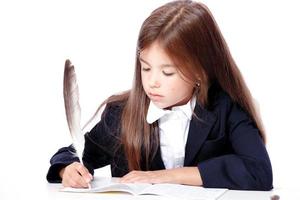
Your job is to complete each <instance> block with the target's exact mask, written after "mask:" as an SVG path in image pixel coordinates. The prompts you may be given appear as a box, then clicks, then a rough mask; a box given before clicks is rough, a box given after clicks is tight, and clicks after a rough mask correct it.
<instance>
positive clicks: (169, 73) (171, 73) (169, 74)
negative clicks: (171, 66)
mask: <svg viewBox="0 0 300 200" xmlns="http://www.w3.org/2000/svg"><path fill="white" fill-rule="evenodd" d="M163 74H164V75H165V76H172V75H173V74H175V73H174V72H165V71H163Z"/></svg>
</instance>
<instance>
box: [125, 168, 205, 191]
mask: <svg viewBox="0 0 300 200" xmlns="http://www.w3.org/2000/svg"><path fill="white" fill-rule="evenodd" d="M120 182H121V183H176V184H185V185H197V186H200V185H202V178H201V175H200V173H199V170H198V168H197V167H182V168H175V169H167V170H157V171H131V172H129V173H128V174H126V175H125V176H123V177H122V178H121V179H120Z"/></svg>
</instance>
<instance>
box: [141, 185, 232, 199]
mask: <svg viewBox="0 0 300 200" xmlns="http://www.w3.org/2000/svg"><path fill="white" fill-rule="evenodd" d="M227 190H228V189H217V188H216V189H215V188H203V187H199V186H188V185H179V184H154V185H152V186H151V187H148V188H146V189H145V190H144V191H143V192H142V193H140V194H156V195H161V196H167V197H176V198H178V199H188V200H194V199H197V200H214V199H218V198H219V197H220V196H222V195H223V194H224V193H225V192H226V191H227Z"/></svg>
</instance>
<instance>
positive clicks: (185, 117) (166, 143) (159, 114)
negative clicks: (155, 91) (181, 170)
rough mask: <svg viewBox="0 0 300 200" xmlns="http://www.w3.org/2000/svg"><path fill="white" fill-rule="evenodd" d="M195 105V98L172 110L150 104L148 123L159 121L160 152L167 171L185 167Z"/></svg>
mask: <svg viewBox="0 0 300 200" xmlns="http://www.w3.org/2000/svg"><path fill="white" fill-rule="evenodd" d="M195 105H196V97H195V96H194V97H193V98H192V99H191V100H190V101H189V102H188V103H187V104H185V105H181V106H175V107H173V108H172V109H171V110H164V109H161V108H158V107H157V106H155V104H154V103H153V102H152V101H151V102H150V105H149V109H148V113H147V122H148V123H149V124H152V123H153V122H155V121H156V120H159V121H158V125H159V138H160V150H161V156H162V160H163V162H164V165H165V167H166V169H172V168H178V167H183V164H184V155H185V145H186V141H187V136H188V131H189V127H190V121H191V119H192V114H193V110H194V108H195Z"/></svg>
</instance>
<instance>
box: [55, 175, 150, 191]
mask: <svg viewBox="0 0 300 200" xmlns="http://www.w3.org/2000/svg"><path fill="white" fill-rule="evenodd" d="M149 186H152V184H149V183H119V182H118V179H116V178H107V177H97V178H95V179H94V180H93V181H92V182H91V188H71V187H65V188H62V189H61V191H63V192H82V193H89V192H127V193H130V194H133V195H138V194H139V193H140V192H142V191H144V190H145V189H146V188H147V187H149Z"/></svg>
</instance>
